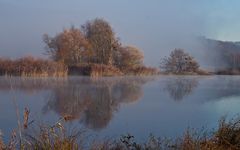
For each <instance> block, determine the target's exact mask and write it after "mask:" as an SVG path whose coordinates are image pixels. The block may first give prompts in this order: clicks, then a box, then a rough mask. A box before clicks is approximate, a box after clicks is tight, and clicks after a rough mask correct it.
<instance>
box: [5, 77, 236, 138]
mask: <svg viewBox="0 0 240 150" xmlns="http://www.w3.org/2000/svg"><path fill="white" fill-rule="evenodd" d="M0 94H1V100H0V108H1V109H0V114H1V115H0V120H1V124H0V129H1V130H2V132H3V133H4V134H5V135H11V132H12V130H13V129H15V128H17V117H16V110H15V109H14V103H13V97H15V102H16V105H17V106H18V109H19V112H20V116H22V115H23V110H24V108H25V107H28V108H29V109H30V118H29V119H30V120H34V124H33V125H38V124H39V123H40V124H41V123H47V124H49V125H53V124H54V123H56V122H57V121H58V120H59V118H60V117H64V116H66V115H67V116H71V119H70V120H69V122H67V123H66V127H67V128H68V127H69V128H70V127H73V128H80V129H84V130H86V131H87V133H88V134H90V135H91V136H93V137H97V138H101V139H103V138H106V137H107V138H109V137H119V136H121V135H123V134H126V133H131V134H133V135H135V136H136V137H137V138H139V139H145V138H147V137H148V135H149V134H150V133H154V135H156V136H157V137H158V136H167V137H176V136H177V135H181V134H182V133H183V132H184V131H185V129H186V128H188V127H189V126H190V127H193V128H198V129H200V128H202V127H203V126H205V127H207V128H208V129H212V128H216V127H217V124H218V120H219V119H220V117H222V116H225V115H227V117H228V118H232V117H233V116H234V115H236V114H239V113H240V111H239V105H240V101H239V98H240V78H239V77H238V76H234V77H233V76H160V77H114V78H97V79H93V78H88V77H69V78H59V79H56V78H18V77H15V78H5V77H1V78H0ZM21 118H22V117H21ZM8 138H9V137H8V136H6V137H4V140H5V141H7V140H8Z"/></svg>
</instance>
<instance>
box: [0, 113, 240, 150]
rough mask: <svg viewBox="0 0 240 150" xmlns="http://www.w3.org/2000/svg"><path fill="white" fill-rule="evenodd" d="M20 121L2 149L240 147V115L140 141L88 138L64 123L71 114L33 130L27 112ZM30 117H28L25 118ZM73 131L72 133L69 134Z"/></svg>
mask: <svg viewBox="0 0 240 150" xmlns="http://www.w3.org/2000/svg"><path fill="white" fill-rule="evenodd" d="M24 114H25V115H24V121H23V124H22V125H21V126H22V127H21V128H20V129H19V130H21V133H22V136H21V137H20V136H19V135H18V132H17V131H16V130H15V131H13V133H12V135H11V138H10V141H9V142H8V143H4V142H3V139H2V135H1V134H0V149H45V150H50V149H51V150H52V149H54V150H58V149H60V150H75V149H76V150H77V149H90V150H161V149H170V150H178V149H183V150H193V149H199V150H238V149H240V117H236V118H233V119H231V120H226V118H221V119H220V120H219V123H218V127H217V128H216V129H215V130H209V129H204V130H196V129H191V128H188V129H186V131H185V132H184V133H183V134H182V136H179V137H176V138H167V137H155V136H154V135H149V137H148V139H147V140H146V141H145V142H140V143H139V142H137V140H136V139H135V137H134V136H133V135H130V134H125V135H123V136H121V137H119V138H117V139H111V140H106V139H105V140H101V141H99V140H98V141H96V140H95V141H92V142H90V143H89V141H86V139H87V138H86V136H85V132H84V131H81V130H79V131H76V130H75V131H74V132H69V131H68V130H67V128H65V127H64V123H66V122H68V121H69V120H70V119H71V116H64V117H62V118H60V119H59V120H58V121H57V122H56V123H55V124H53V125H46V124H44V125H36V126H34V127H33V128H34V130H33V132H31V131H30V129H29V128H32V127H30V126H33V124H32V123H28V122H27V121H28V113H26V112H25V113H24ZM26 118H27V119H26ZM69 133H70V134H69Z"/></svg>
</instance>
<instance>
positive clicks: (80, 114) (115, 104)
mask: <svg viewBox="0 0 240 150" xmlns="http://www.w3.org/2000/svg"><path fill="white" fill-rule="evenodd" d="M150 80H152V78H151V79H150V78H140V77H139V78H136V77H134V78H130V77H128V78H101V79H95V80H94V79H90V78H85V79H82V80H69V81H68V83H67V84H65V85H64V86H60V87H56V88H55V89H53V92H52V94H51V95H50V97H49V100H48V102H47V104H46V105H45V107H44V109H43V111H44V112H45V113H46V112H48V111H51V110H52V111H55V112H56V113H57V114H59V115H61V116H65V115H70V116H72V119H73V120H79V121H80V122H82V123H83V124H85V125H86V126H87V127H88V128H91V129H95V130H98V129H102V128H104V127H106V126H107V125H108V123H109V122H110V120H111V119H112V117H113V113H114V112H115V111H117V110H118V108H119V105H120V104H121V103H131V102H135V101H138V100H139V99H141V97H142V96H143V90H142V86H143V85H144V84H145V83H146V82H147V81H150Z"/></svg>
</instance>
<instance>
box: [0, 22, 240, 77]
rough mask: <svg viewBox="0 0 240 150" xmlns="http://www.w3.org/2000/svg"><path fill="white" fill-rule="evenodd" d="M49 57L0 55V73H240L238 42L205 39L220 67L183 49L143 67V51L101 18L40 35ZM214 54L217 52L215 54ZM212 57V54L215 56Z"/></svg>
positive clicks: (19, 74)
mask: <svg viewBox="0 0 240 150" xmlns="http://www.w3.org/2000/svg"><path fill="white" fill-rule="evenodd" d="M43 41H44V43H45V49H46V53H47V55H48V56H49V57H50V58H51V61H50V60H43V59H36V58H32V57H25V58H21V59H17V60H10V59H1V60H0V75H16V76H66V75H88V76H121V75H157V74H160V71H161V73H162V74H178V75H179V74H180V75H209V74H240V52H238V50H239V49H240V45H239V43H232V42H221V41H214V40H212V41H211V40H208V39H204V40H201V43H202V44H203V45H205V46H206V49H207V50H208V51H213V50H218V52H217V54H218V55H219V56H218V58H220V59H219V62H222V63H223V64H224V65H222V63H220V64H219V63H218V66H219V68H218V69H217V70H212V71H211V73H210V72H208V71H204V70H202V69H200V65H199V63H198V62H197V61H196V60H195V59H194V57H192V56H191V55H189V54H188V53H187V52H185V50H184V49H175V50H173V51H172V52H171V53H170V55H169V56H168V57H165V58H163V59H161V62H160V67H159V68H153V67H146V66H145V65H144V54H143V52H142V51H141V50H140V49H138V48H137V47H135V46H129V45H124V44H122V43H121V41H120V39H119V38H118V37H116V35H115V32H114V30H113V29H112V27H111V26H110V24H109V23H108V22H107V21H105V20H104V19H99V18H96V19H94V20H91V21H87V22H86V23H85V24H83V25H82V26H81V27H80V28H76V27H74V26H72V27H71V28H67V29H64V30H63V31H62V32H60V33H57V34H56V35H55V36H53V37H51V36H49V35H48V34H44V35H43ZM216 57H217V56H216ZM214 60H215V58H214Z"/></svg>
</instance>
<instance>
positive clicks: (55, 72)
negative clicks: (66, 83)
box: [0, 57, 67, 77]
mask: <svg viewBox="0 0 240 150" xmlns="http://www.w3.org/2000/svg"><path fill="white" fill-rule="evenodd" d="M0 75H6V76H22V77H30V76H31V77H49V76H51V77H62V76H66V75H67V67H66V66H65V65H63V64H61V63H57V62H53V61H50V60H44V59H36V58H33V57H24V58H20V59H16V60H11V59H0Z"/></svg>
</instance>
